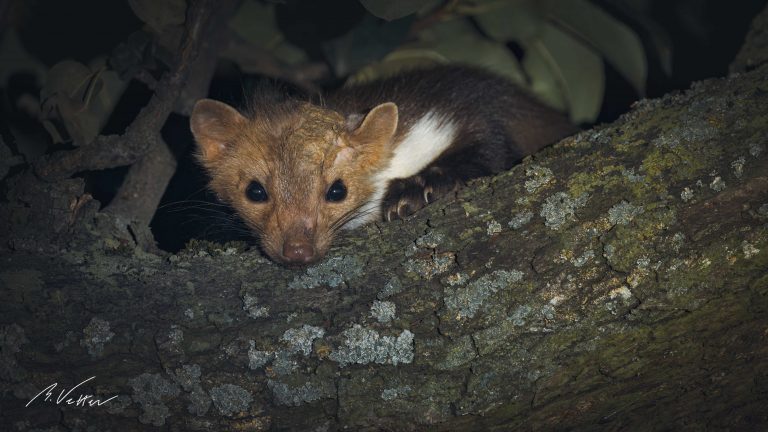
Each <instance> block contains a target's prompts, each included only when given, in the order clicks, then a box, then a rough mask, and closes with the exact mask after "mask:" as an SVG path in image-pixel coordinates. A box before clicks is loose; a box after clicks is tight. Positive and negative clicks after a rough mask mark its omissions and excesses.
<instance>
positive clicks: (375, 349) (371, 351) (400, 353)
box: [329, 324, 413, 367]
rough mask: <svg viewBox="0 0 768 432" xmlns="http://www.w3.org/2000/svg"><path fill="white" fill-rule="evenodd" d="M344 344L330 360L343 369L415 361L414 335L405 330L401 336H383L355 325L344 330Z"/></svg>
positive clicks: (334, 352)
mask: <svg viewBox="0 0 768 432" xmlns="http://www.w3.org/2000/svg"><path fill="white" fill-rule="evenodd" d="M342 335H343V336H344V344H343V345H342V346H340V347H339V348H337V349H336V350H334V351H333V352H332V353H331V354H330V356H329V358H330V359H331V360H333V361H335V362H338V363H339V364H340V365H341V367H344V366H346V365H348V364H353V363H357V364H368V363H378V364H392V365H398V364H400V363H410V362H412V361H413V333H411V332H410V331H409V330H403V331H402V333H400V335H399V336H397V337H394V336H381V335H380V334H379V333H378V332H376V331H375V330H373V329H370V328H365V327H362V326H361V325H359V324H355V325H354V326H352V328H349V329H347V330H344V332H343V333H342Z"/></svg>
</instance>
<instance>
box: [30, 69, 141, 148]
mask: <svg viewBox="0 0 768 432" xmlns="http://www.w3.org/2000/svg"><path fill="white" fill-rule="evenodd" d="M125 87H126V83H125V82H124V81H122V80H121V79H120V77H119V76H118V75H117V73H116V72H115V71H112V70H107V69H106V68H105V67H104V66H103V65H96V66H94V68H89V67H88V66H86V65H84V64H82V63H78V62H75V61H72V60H65V61H62V62H59V63H57V64H56V65H54V66H53V67H52V68H51V70H50V71H49V72H48V81H47V82H46V83H45V85H44V86H43V88H42V89H41V90H40V99H41V101H42V109H41V111H42V118H41V120H42V121H43V125H44V126H45V128H46V130H48V132H49V133H50V134H51V136H52V137H53V139H54V141H55V142H62V141H65V140H67V138H68V139H70V140H72V142H73V144H74V145H76V146H80V145H83V144H87V143H89V142H91V141H93V139H94V138H96V136H97V135H98V134H99V132H100V131H101V128H102V127H103V126H104V124H105V123H106V121H107V119H108V118H109V116H110V114H112V110H113V109H114V107H115V105H116V104H117V101H118V99H119V98H120V96H121V95H122V93H123V91H124V90H125ZM59 126H61V127H63V129H64V131H66V135H67V136H63V135H61V132H63V131H61V130H60V127H59Z"/></svg>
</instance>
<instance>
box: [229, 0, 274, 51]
mask: <svg viewBox="0 0 768 432" xmlns="http://www.w3.org/2000/svg"><path fill="white" fill-rule="evenodd" d="M229 27H230V28H231V29H232V30H234V31H235V33H237V35H238V36H240V37H241V38H243V39H244V40H246V41H248V42H250V43H252V44H254V45H258V46H261V47H264V48H272V47H274V46H276V45H277V44H278V43H280V42H281V41H282V40H283V39H284V38H283V35H282V32H281V31H280V29H279V28H278V27H277V20H276V19H275V5H273V4H263V3H260V2H257V1H255V0H246V1H244V2H243V3H242V4H241V5H240V7H239V8H238V9H237V12H235V14H234V16H233V17H232V20H231V21H230V22H229Z"/></svg>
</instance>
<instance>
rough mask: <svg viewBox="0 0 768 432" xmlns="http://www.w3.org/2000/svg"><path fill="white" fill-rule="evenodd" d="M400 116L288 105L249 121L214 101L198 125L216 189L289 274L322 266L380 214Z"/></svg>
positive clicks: (386, 110) (387, 107) (199, 110)
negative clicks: (346, 233)
mask: <svg viewBox="0 0 768 432" xmlns="http://www.w3.org/2000/svg"><path fill="white" fill-rule="evenodd" d="M397 123H398V111H397V106H396V105H395V104H393V103H384V104H381V105H379V106H377V107H375V108H373V109H372V110H371V111H370V112H368V113H367V114H366V115H360V116H357V115H355V116H350V117H344V116H343V115H341V114H339V113H337V112H335V111H333V110H330V109H326V108H322V107H318V106H316V105H312V104H310V103H305V102H298V101H289V102H284V103H280V104H278V105H275V106H270V107H262V108H260V109H257V110H255V111H254V112H252V113H250V114H246V115H243V114H241V113H240V112H238V111H237V110H236V109H234V108H232V107H231V106H229V105H227V104H224V103H222V102H217V101H214V100H210V99H204V100H200V101H198V102H197V103H196V104H195V107H194V110H193V112H192V116H191V118H190V124H191V129H192V133H193V134H194V136H195V139H196V141H197V144H198V148H199V152H198V158H199V160H200V162H201V163H202V164H203V166H204V167H205V168H206V169H207V170H208V172H209V174H210V177H211V183H210V186H211V188H212V189H213V191H214V192H216V193H217V194H218V196H219V197H220V198H221V199H222V200H224V201H226V202H227V203H229V204H230V205H231V206H232V207H234V208H235V210H236V211H237V213H238V214H239V215H240V216H241V217H242V219H243V220H244V221H245V222H246V223H247V224H248V226H250V227H251V229H253V231H255V232H256V233H257V234H258V236H259V237H260V240H261V245H262V248H263V250H264V251H265V252H266V253H267V254H268V255H269V256H270V257H271V258H272V259H274V260H276V261H278V262H281V263H284V264H294V265H302V264H308V263H311V262H314V261H316V260H318V259H319V258H321V257H323V256H324V255H325V253H326V252H327V251H328V248H329V247H330V244H331V241H332V240H333V238H334V235H335V233H336V232H337V231H338V230H339V229H340V228H342V227H345V226H346V227H348V228H349V227H354V226H358V225H361V224H362V223H365V222H367V221H370V220H371V219H372V218H375V217H377V216H378V215H379V214H380V213H379V205H380V204H379V202H380V200H381V198H382V195H383V193H384V190H385V188H386V184H382V183H383V181H382V180H381V179H380V178H378V176H377V173H379V172H381V171H382V170H384V169H385V168H386V167H387V165H388V163H389V161H390V158H391V156H392V150H393V148H392V147H393V145H394V142H395V139H394V137H395V133H396V130H397Z"/></svg>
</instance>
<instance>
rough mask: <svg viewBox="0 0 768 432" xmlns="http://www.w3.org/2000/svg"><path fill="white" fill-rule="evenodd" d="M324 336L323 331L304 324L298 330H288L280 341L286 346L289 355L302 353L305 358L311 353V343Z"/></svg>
mask: <svg viewBox="0 0 768 432" xmlns="http://www.w3.org/2000/svg"><path fill="white" fill-rule="evenodd" d="M323 336H325V329H323V328H320V327H316V326H311V325H308V324H304V325H303V326H301V327H299V328H293V329H288V330H286V331H285V332H284V333H283V336H282V338H281V339H282V340H283V341H285V342H286V343H287V344H288V351H289V352H290V353H299V352H300V353H302V354H303V355H304V356H305V357H306V356H308V355H309V354H311V353H312V341H314V340H315V339H319V338H321V337H323Z"/></svg>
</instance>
